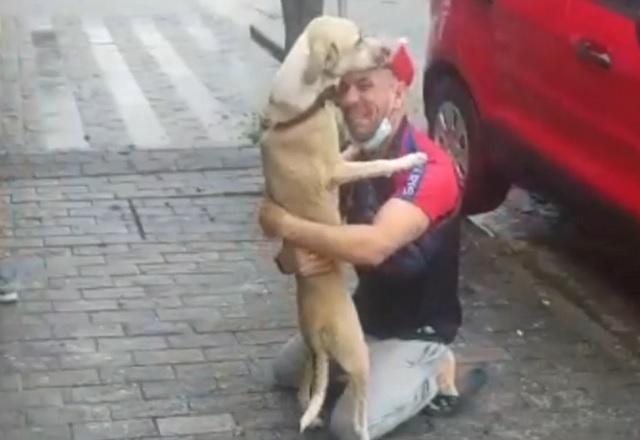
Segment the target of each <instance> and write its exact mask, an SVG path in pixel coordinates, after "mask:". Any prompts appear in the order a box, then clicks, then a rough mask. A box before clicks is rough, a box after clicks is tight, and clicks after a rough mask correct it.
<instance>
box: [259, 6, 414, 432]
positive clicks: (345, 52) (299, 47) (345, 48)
mask: <svg viewBox="0 0 640 440" xmlns="http://www.w3.org/2000/svg"><path fill="white" fill-rule="evenodd" d="M387 56H388V50H387V49H386V48H384V47H383V45H382V44H381V43H380V42H378V41H377V40H375V39H372V38H363V37H362V35H361V33H360V30H359V29H358V27H357V26H356V25H355V24H354V23H353V22H351V21H349V20H347V19H344V18H338V17H328V16H323V17H319V18H316V19H315V20H313V21H312V22H311V23H310V24H309V25H308V26H307V28H306V29H305V32H304V33H303V34H302V35H301V36H300V37H299V39H298V40H297V42H296V44H295V45H294V46H293V48H292V50H291V51H290V53H289V55H288V57H287V58H286V59H285V60H284V63H283V64H282V66H281V68H280V70H279V71H278V72H277V74H276V77H275V83H274V85H273V88H272V91H271V96H270V99H269V105H268V106H267V108H266V109H265V112H264V114H263V116H264V117H265V118H266V120H267V127H265V131H264V133H263V136H262V138H261V141H260V148H261V154H262V164H263V172H264V176H265V183H266V193H267V196H268V197H269V198H271V199H272V200H273V201H275V202H276V203H278V204H280V205H281V206H283V207H284V208H285V209H287V210H288V211H289V212H291V213H293V214H295V215H298V216H300V217H303V218H306V219H309V220H312V221H316V222H322V223H327V224H339V223H340V222H341V218H340V214H339V210H338V188H339V186H340V185H342V184H344V183H347V182H352V181H355V180H358V179H365V178H370V177H378V176H390V175H391V174H393V173H394V172H397V171H400V170H406V169H409V168H412V167H414V166H418V165H421V164H422V163H424V162H425V161H426V156H425V155H424V154H422V153H415V154H410V155H407V156H403V157H401V158H397V159H393V160H373V161H368V162H349V161H347V160H346V159H345V158H346V157H349V156H351V153H353V151H354V147H350V149H349V150H348V152H345V155H344V156H343V155H341V153H340V147H339V126H338V121H339V120H340V119H339V116H340V113H339V109H338V108H337V107H336V106H335V105H334V103H333V102H331V100H330V99H325V98H326V97H327V96H328V94H327V90H331V88H332V87H335V86H336V85H337V83H338V81H339V78H340V76H341V75H344V74H345V73H347V72H349V71H355V70H363V69H369V68H373V67H377V66H380V65H381V64H382V63H383V62H385V61H386V57H387ZM290 250H291V249H290V248H289V247H288V245H287V243H284V247H283V251H282V252H281V255H280V256H281V257H282V258H284V257H286V255H287V254H288V251H290ZM296 281H297V303H298V323H299V326H300V331H301V334H302V336H303V338H304V340H305V342H306V345H307V347H308V356H307V363H306V369H305V375H304V379H303V383H302V385H301V388H300V390H299V393H298V397H299V400H300V403H301V405H302V407H303V409H304V410H305V412H304V415H303V416H302V418H301V421H300V430H301V431H304V430H305V429H306V428H307V427H309V426H310V425H315V424H319V423H320V421H319V419H318V414H319V413H320V410H321V408H322V405H323V403H324V399H325V395H326V388H327V385H328V380H329V379H328V376H329V361H330V358H333V359H335V360H336V361H337V363H338V364H339V365H340V366H341V367H342V369H343V370H344V371H345V373H346V375H347V376H348V386H347V388H346V392H351V393H353V397H354V399H353V401H354V402H355V405H356V407H355V408H353V411H354V412H353V414H354V430H355V432H356V433H357V435H358V436H359V438H360V439H362V440H366V439H368V429H367V412H366V402H367V381H368V376H369V356H368V352H367V346H366V344H365V341H364V335H363V331H362V328H361V326H360V322H359V320H358V316H357V313H356V310H355V306H354V304H353V302H352V300H351V297H350V295H349V294H348V292H347V290H346V279H345V273H344V271H343V268H342V267H341V266H340V264H339V263H338V262H336V264H335V267H334V270H331V271H330V272H327V273H322V274H318V275H314V276H308V277H303V276H299V275H298V276H296Z"/></svg>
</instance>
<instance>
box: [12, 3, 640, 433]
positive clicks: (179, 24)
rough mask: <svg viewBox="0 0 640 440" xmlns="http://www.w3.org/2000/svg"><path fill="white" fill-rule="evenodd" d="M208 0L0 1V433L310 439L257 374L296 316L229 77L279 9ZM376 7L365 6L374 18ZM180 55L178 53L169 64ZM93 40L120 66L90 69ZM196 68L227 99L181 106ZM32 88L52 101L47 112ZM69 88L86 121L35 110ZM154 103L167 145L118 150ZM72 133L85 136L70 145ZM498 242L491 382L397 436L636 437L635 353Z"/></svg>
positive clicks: (491, 272) (488, 280) (486, 259)
mask: <svg viewBox="0 0 640 440" xmlns="http://www.w3.org/2000/svg"><path fill="white" fill-rule="evenodd" d="M368 1H369V0H367V2H368ZM367 2H365V0H360V1H354V2H353V7H352V9H351V10H352V11H353V14H354V15H355V14H363V16H365V15H366V14H364V12H365V11H367V10H369V12H370V11H372V10H374V9H375V8H373V7H372V6H371V5H372V4H374V3H375V5H376V7H377V8H381V9H376V10H377V11H385V10H386V9H382V8H399V9H393V10H394V11H396V12H397V13H400V12H401V11H404V9H403V8H408V6H407V5H409V4H413V5H415V4H416V3H415V2H410V1H408V0H407V2H406V3H405V2H404V0H403V2H402V3H401V4H400V2H392V1H388V2H384V1H379V2H370V3H367ZM52 3H55V5H57V6H56V7H58V8H60V9H59V10H58V9H55V8H54V7H53V6H52ZM219 3H222V2H219ZM211 4H213V3H188V2H182V3H178V2H167V1H158V2H157V3H154V4H153V14H150V13H149V2H142V1H129V2H127V3H126V5H125V3H124V2H122V3H119V2H117V1H113V2H108V4H107V3H105V4H97V5H95V6H94V5H93V4H91V7H90V8H89V7H88V6H87V5H88V3H81V2H72V1H71V0H68V1H66V2H62V1H59V2H58V1H57V2H51V3H49V2H42V3H36V2H32V3H21V4H19V3H17V2H15V3H13V2H11V1H9V2H7V1H5V2H4V3H3V5H2V6H1V8H4V9H2V11H3V12H2V13H3V14H4V15H3V19H2V34H1V35H2V37H1V38H2V44H3V46H2V47H3V48H4V49H3V50H2V51H1V53H2V55H3V57H2V63H3V64H2V67H1V69H0V71H1V72H2V75H3V76H2V80H3V82H2V85H3V90H5V91H8V92H6V93H7V95H6V96H8V99H7V100H3V108H2V111H3V112H2V117H3V119H2V120H3V130H4V131H3V134H2V139H3V140H5V141H6V144H5V147H6V150H7V155H6V156H5V157H3V161H2V164H1V166H0V173H1V174H2V176H3V181H2V184H1V186H0V203H1V206H0V209H2V212H4V213H8V215H7V216H6V218H5V222H4V225H3V228H2V230H1V236H0V249H2V250H3V251H5V252H6V254H7V256H8V257H9V258H8V259H7V260H6V261H7V263H6V264H5V266H7V267H8V266H11V268H12V269H13V272H14V273H13V275H15V276H16V277H17V278H18V279H19V281H20V282H21V283H22V288H21V290H20V295H21V299H20V301H19V302H18V303H17V304H16V305H4V306H2V307H0V438H1V439H2V440H67V439H70V440H71V439H72V440H112V439H113V440H117V439H147V440H150V439H156V440H157V439H164V440H169V439H171V440H177V439H181V440H204V439H207V440H210V439H229V438H232V437H235V438H241V439H247V440H271V439H274V440H275V439H296V438H300V436H299V434H298V433H297V420H298V416H299V410H298V409H297V406H296V403H295V398H294V397H293V396H292V395H291V394H288V393H283V392H281V391H279V390H277V389H275V388H274V387H273V386H272V384H271V382H270V374H269V365H270V360H271V359H272V358H273V356H274V355H275V353H276V351H277V349H278V348H279V347H280V345H281V344H282V343H283V342H284V341H285V340H286V339H287V338H288V337H289V336H291V335H292V334H294V332H295V304H294V299H293V295H292V293H291V289H292V287H293V283H292V280H290V279H288V278H286V277H283V276H282V275H280V274H278V273H277V271H276V270H275V267H274V265H273V264H272V262H271V256H272V254H273V251H274V248H273V243H268V242H265V241H264V240H263V239H262V237H261V235H260V234H259V231H258V230H257V228H256V224H255V217H254V215H255V212H254V211H255V205H256V201H257V200H258V197H259V195H260V192H261V183H262V178H261V174H260V169H259V162H258V157H257V152H256V150H255V148H253V147H252V146H250V145H249V142H250V136H248V135H246V134H244V133H245V132H244V131H243V130H244V129H245V127H246V126H250V125H251V122H247V121H250V114H251V112H253V111H254V110H255V105H256V100H257V99H258V96H257V95H256V93H258V92H254V91H253V89H250V90H244V91H243V89H242V88H241V86H240V85H238V84H239V83H238V82H232V83H228V82H224V81H229V80H228V79H224V78H226V77H227V76H228V75H229V74H230V73H229V72H226V73H225V72H224V70H225V68H227V67H228V66H229V65H231V66H233V65H235V64H234V63H236V62H237V63H238V66H241V65H242V66H245V67H237V68H236V67H234V68H233V69H237V70H233V69H232V74H233V75H238V77H239V75H242V74H244V75H247V74H248V75H249V76H250V77H251V78H256V79H257V81H256V82H255V83H251V82H250V83H249V85H247V84H245V86H247V87H249V86H251V87H254V86H255V87H256V89H260V87H262V86H261V84H264V83H262V82H260V81H261V80H262V79H264V80H265V81H266V80H267V79H268V76H267V75H269V74H270V72H271V71H272V70H273V68H274V67H273V65H272V64H270V63H271V61H270V60H268V59H267V58H266V57H265V56H264V54H261V53H260V52H259V51H256V52H254V50H253V49H252V48H251V47H250V45H249V44H248V43H246V42H245V41H244V40H243V39H242V38H243V37H242V35H245V34H244V33H245V30H246V29H245V28H244V26H245V24H246V23H248V22H250V21H251V22H258V23H259V24H260V25H261V26H262V27H264V28H266V29H267V30H270V31H271V32H273V33H274V34H275V35H277V31H278V17H277V15H273V11H276V10H277V3H275V2H265V5H267V6H265V9H264V10H262V9H260V10H258V9H255V8H254V9H251V8H248V7H247V6H246V5H247V4H249V2H248V1H236V2H235V3H227V4H226V5H227V6H225V7H224V8H223V7H222V6H220V5H216V7H215V8H212V7H211ZM125 6H126V7H125ZM65 8H66V9H65ZM242 8H244V9H242ZM54 9H55V10H54ZM60 10H62V11H63V12H65V11H66V12H65V13H64V14H61V13H58V12H59V11H60ZM238 10H239V11H240V12H247V13H246V14H244V13H242V14H241V13H239V12H238ZM34 11H36V12H38V14H35V13H34ZM123 11H124V12H123ZM194 11H195V13H194ZM405 12H406V11H405ZM37 15H40V18H38V17H37ZM385 15H387V16H388V15H391V14H390V13H387V14H385V13H383V12H377V13H371V14H370V15H366V17H367V19H368V20H369V21H368V23H369V24H370V25H371V26H378V25H379V24H380V23H384V20H383V17H385ZM414 15H415V12H414ZM42 16H44V17H45V19H43V18H42ZM34 17H36V18H34ZM46 17H51V18H50V20H48V19H46ZM184 17H187V18H184ZM189 17H190V18H189ZM194 17H196V18H194ZM376 20H377V21H376ZM27 22H28V23H32V24H33V25H34V26H36V27H27V26H26V25H25V23H27ZM51 23H52V24H53V29H54V31H55V32H53V35H55V38H52V31H51V26H50V24H51ZM100 23H102V24H103V26H102V27H100V26H99V24H100ZM194 23H195V24H194ZM28 26H31V24H29V25H28ZM189 26H192V27H191V28H190V27H189ZM105 28H106V29H108V34H109V36H110V38H111V39H109V38H108V36H107V34H106V33H105V32H104V29H105ZM7 29H9V31H7ZM29 29H40V30H35V31H33V32H35V33H32V31H31V30H29ZM87 29H91V31H90V33H87V31H86V30H87ZM188 29H192V30H193V29H195V30H194V33H191V32H190V31H188ZM203 29H204V30H205V31H204V32H203ZM207 29H208V31H207ZM396 29H397V30H395V31H394V32H397V33H402V32H401V31H402V30H403V29H402V25H396ZM416 29H417V28H416ZM27 30H28V31H27ZM16 31H19V32H18V33H17V35H20V37H19V38H15V35H16ZM408 32H409V33H412V35H413V34H415V35H417V34H419V32H420V31H419V30H415V29H414V30H411V29H409V30H408ZM210 33H214V37H211V38H214V40H213V41H215V42H216V45H217V46H216V47H217V48H218V49H216V51H214V52H212V53H211V54H210V55H206V54H205V53H204V52H203V51H200V49H198V48H197V41H198V39H201V40H203V41H208V40H210V37H207V36H205V35H210ZM89 34H91V35H89ZM159 35H160V37H159ZM194 35H196V37H194ZM92 38H93V40H91V39H92ZM189 38H193V41H192V40H189ZM112 40H113V42H112ZM145 41H146V43H148V46H145V43H144V42H145ZM166 41H170V42H171V43H172V45H173V46H167V44H166ZM194 41H196V43H194ZM16 44H17V45H18V46H20V47H21V48H22V49H20V51H18V52H16V49H15V48H16V47H18V46H16ZM114 46H116V47H117V49H118V50H117V51H115V52H114V50H113V48H114ZM171 47H174V48H178V49H175V50H173V51H172V50H171ZM57 51H60V54H61V57H60V58H57V57H56V56H53V55H54V54H56V53H58V52H57ZM94 51H97V52H98V53H99V54H98V55H95V52H94ZM227 51H228V53H227ZM416 51H419V50H418V49H416ZM218 52H220V53H218ZM114 53H116V54H117V53H120V56H121V57H122V58H123V59H124V60H125V64H126V65H127V66H128V69H129V72H131V75H133V77H134V79H135V81H133V83H135V84H137V87H139V89H138V90H139V92H137V91H136V89H133V90H132V89H126V90H124V91H123V93H124V96H128V97H131V96H132V97H133V98H135V97H136V96H137V97H138V98H139V97H140V96H142V97H143V98H144V99H143V100H141V101H135V100H134V101H123V102H122V103H121V105H120V104H118V103H117V101H116V100H117V99H121V98H122V96H120V98H117V97H116V96H118V95H117V94H114V93H112V92H113V90H111V89H109V86H108V84H109V83H108V79H106V78H108V75H114V78H116V79H118V80H120V79H121V78H123V75H124V78H125V79H126V78H129V76H127V74H126V71H124V72H125V73H123V70H122V69H120V70H118V69H119V67H118V64H117V63H118V61H117V60H119V59H120V58H119V56H118V55H114ZM5 54H9V55H7V56H4V55H5ZM175 54H179V56H180V58H181V59H182V60H183V61H184V63H185V64H184V65H185V66H188V69H186V70H185V69H184V68H182V67H183V66H180V65H176V64H172V63H171V62H170V61H172V60H175ZM224 54H226V55H224ZM100 56H104V57H106V59H107V60H111V61H113V60H116V61H115V62H114V63H115V64H112V65H111V67H109V63H107V69H102V70H100V69H101V68H99V67H98V64H97V61H96V59H97V57H100ZM223 56H226V57H227V58H218V57H223ZM30 57H31V58H30ZM210 57H213V58H210ZM38 60H42V64H41V65H39V64H38ZM154 60H155V61H154ZM158 60H160V61H158ZM185 60H186V61H185ZM215 60H217V62H213V61H215ZM167 62H168V64H167ZM246 64H248V65H250V66H253V67H251V69H249V70H245V69H247V67H246ZM172 65H173V67H174V70H171V68H169V67H167V66H172ZM60 66H66V67H65V68H64V69H63V70H56V69H57V68H58V67H60ZM114 66H115V67H114ZM161 66H164V68H163V67H161ZM110 69H111V70H110ZM163 69H164V70H163ZM104 70H106V71H107V73H105V72H104ZM60 72H62V73H60ZM188 72H191V73H188ZM242 72H244V73H242ZM12 75H13V76H12ZM96 75H97V76H96ZM172 75H175V77H174V78H173V81H175V82H172ZM185 75H186V76H185ZM216 75H217V76H216ZM194 76H195V78H197V79H198V80H199V81H200V82H201V84H202V85H203V87H205V88H207V89H208V90H210V93H211V95H212V96H213V98H215V99H213V98H212V102H219V104H218V105H219V107H218V110H215V107H214V104H201V103H200V104H196V103H195V101H194V100H191V99H192V98H191V97H192V96H193V94H194V93H197V92H199V91H201V89H200V88H199V86H193V85H186V84H188V83H190V81H191V79H193V77H194ZM259 77H260V78H259ZM262 77H264V78H262ZM38 78H40V80H38ZM44 78H48V79H47V80H45V79H44ZM176 78H177V79H176ZM216 78H217V79H216ZM49 80H51V82H49ZM115 83H117V84H120V85H122V84H126V81H125V82H124V83H123V82H120V81H114V84H115ZM61 84H66V86H61ZM226 84H232V85H233V87H232V86H228V87H227V86H226ZM65 87H66V90H65ZM127 87H128V86H127ZM238 87H240V88H238ZM45 90H48V91H45ZM238 90H240V92H238ZM3 93H5V92H3ZM38 93H45V94H46V93H49V95H46V96H48V97H49V98H51V97H53V98H52V99H53V100H54V101H55V100H58V101H57V102H59V103H61V104H60V106H61V107H59V108H60V109H62V110H61V111H60V112H57V113H56V112H54V113H53V114H49V112H48V111H47V109H46V108H45V107H43V105H42V102H40V101H38V99H39V98H38V99H37V98H36V97H37V96H40V95H38ZM70 93H71V94H70ZM82 93H86V95H83V94H82ZM83 97H84V98H83ZM81 98H82V99H81ZM225 99H227V101H225ZM72 101H73V102H76V103H77V105H76V107H75V108H76V111H77V114H78V115H79V118H80V120H81V123H80V124H77V121H76V122H73V121H72V122H69V121H62V122H60V121H58V122H60V124H59V125H46V124H44V123H43V122H42V121H43V120H45V119H46V118H47V117H49V118H50V120H52V121H53V119H52V118H53V115H55V114H66V115H67V116H69V115H72V114H73V113H74V112H73V110H70V109H73V108H74V107H73V106H70V105H69V102H72ZM46 102H47V103H49V101H48V100H46ZM144 102H146V104H144ZM46 105H49V104H45V106H46ZM12 106H13V107H12ZM199 106H202V107H199ZM149 108H151V109H152V110H153V111H151V112H149V111H148V109H149ZM243 109H244V110H243ZM214 110H215V111H222V112H224V111H227V112H228V116H229V118H228V119H225V118H223V117H222V116H220V118H219V119H215V121H216V125H215V127H222V128H220V131H221V132H223V138H220V139H216V138H215V136H214V134H215V133H214V132H212V131H211V130H208V129H207V126H206V125H203V124H201V123H200V122H199V120H198V117H197V115H198V112H199V111H201V112H206V111H212V112H213V111H214ZM243 111H246V115H244V114H243V113H242V112H243ZM65 112H66V113H65ZM43 115H44V116H43ZM123 115H125V116H123ZM126 115H128V116H126ZM150 115H152V116H150ZM221 115H222V113H221ZM67 116H65V117H67ZM69 117H71V116H69ZM140 118H141V119H140ZM154 118H155V119H156V120H157V121H159V124H158V125H157V127H160V129H159V130H157V131H164V135H166V136H167V137H168V139H170V141H171V142H170V143H171V146H172V147H173V148H169V149H167V148H164V147H163V146H162V145H158V144H154V143H149V144H147V145H142V144H140V145H139V144H135V146H136V147H135V148H129V145H130V144H131V143H132V142H133V141H132V139H134V135H133V133H137V135H136V136H139V137H141V138H144V139H149V138H152V137H153V138H155V140H158V139H163V135H162V133H161V134H160V135H158V133H157V132H154V131H153V129H150V132H149V133H145V132H144V131H142V132H141V131H140V130H138V129H136V128H135V126H134V125H131V123H132V121H136V120H141V121H143V122H141V124H142V126H143V127H147V125H144V124H153V122H149V121H150V120H153V119H154ZM127 124H130V125H127ZM148 126H149V127H153V125H148ZM56 127H64V130H62V131H60V130H58V131H56V130H55V128H56ZM74 127H75V128H74ZM78 127H81V130H80V129H78ZM132 127H133V128H132ZM74 130H76V132H75V133H76V135H77V134H78V130H80V131H82V136H80V138H81V140H84V141H85V142H86V143H82V142H79V141H78V143H74V142H75V141H74V142H70V141H69V139H72V140H73V139H76V140H77V139H78V136H76V137H75V138H74V137H73V136H75V135H74ZM70 133H71V135H70ZM85 135H88V138H87V139H85V138H84V136H85ZM145 136H148V137H145ZM198 139H200V140H198ZM245 143H246V144H247V145H246V146H244V147H239V146H237V145H241V144H245ZM194 146H195V147H199V148H191V147H194ZM510 252H511V251H509V250H507V249H505V248H503V247H501V246H500V245H499V244H498V243H496V242H495V241H493V240H492V239H490V238H489V237H486V236H484V235H482V234H480V233H478V231H477V230H476V229H474V228H473V227H468V228H466V230H465V238H464V250H463V268H462V277H461V284H462V289H461V294H462V297H463V300H464V307H465V323H464V327H463V330H462V332H461V335H460V337H459V338H458V340H457V341H456V343H455V350H456V353H458V355H459V358H460V361H461V363H462V368H461V371H460V374H461V375H462V374H463V373H464V371H465V370H466V369H467V368H468V367H470V366H472V365H483V366H485V367H486V368H487V371H488V372H489V376H490V377H489V385H488V386H487V387H486V388H485V389H484V390H483V391H482V392H481V393H480V394H479V395H478V396H477V397H476V399H475V400H474V401H473V402H472V404H471V406H470V407H469V408H468V409H467V410H466V411H465V412H464V413H463V414H461V415H459V416H457V417H455V418H450V419H433V420H431V419H427V418H425V417H423V416H419V417H416V418H415V419H414V420H412V421H410V422H408V423H407V424H405V425H404V426H402V427H401V428H400V429H399V430H398V431H397V432H396V433H394V434H392V435H391V436H389V438H393V439H398V440H409V439H417V438H420V439H429V438H434V439H435V438H457V439H471V438H473V439H477V438H479V437H481V438H490V439H505V440H506V439H534V440H535V439H545V440H547V439H548V440H551V439H559V438H562V439H576V440H578V439H580V440H583V439H585V440H591V439H593V440H600V439H625V440H627V439H635V438H639V437H640V431H639V429H640V423H638V422H639V421H640V420H639V416H638V414H639V413H640V411H639V405H638V402H639V401H640V366H639V365H638V363H637V360H635V359H633V358H632V357H630V356H628V355H627V354H626V353H625V352H624V351H623V350H621V349H619V347H618V346H617V345H616V342H615V340H614V339H612V338H611V337H609V335H608V334H607V333H603V332H601V331H599V329H597V328H586V330H585V327H589V323H590V321H589V320H585V318H584V317H583V316H582V315H581V314H580V312H579V311H577V310H575V309H572V308H571V307H570V306H568V305H567V304H565V303H563V302H562V300H561V296H560V295H558V292H556V291H555V290H554V289H553V287H551V286H549V285H548V284H546V283H545V282H544V280H541V279H538V278H534V277H532V276H531V274H529V273H528V272H527V271H526V270H524V268H523V267H522V266H521V265H520V264H519V263H518V261H517V260H516V259H514V258H513V256H512V255H511V254H510ZM578 323H582V324H583V325H578ZM585 323H586V324H585ZM306 437H307V438H326V437H325V435H324V433H323V432H320V433H310V434H307V435H306Z"/></svg>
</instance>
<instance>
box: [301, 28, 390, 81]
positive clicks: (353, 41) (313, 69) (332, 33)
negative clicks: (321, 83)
mask: <svg viewBox="0 0 640 440" xmlns="http://www.w3.org/2000/svg"><path fill="white" fill-rule="evenodd" d="M305 33H306V36H307V43H308V45H309V57H308V62H307V66H306V68H305V73H304V81H305V83H307V84H313V83H315V82H316V81H318V80H321V79H326V80H330V81H333V80H337V79H338V78H340V77H341V76H342V75H344V74H345V73H347V72H352V71H357V70H367V69H372V68H375V67H378V66H381V65H382V64H383V63H384V62H385V61H386V59H387V57H388V55H389V49H388V48H387V47H386V46H384V45H383V44H382V42H381V41H379V40H377V39H375V38H372V37H364V36H363V35H362V31H361V30H360V28H359V27H358V26H357V25H356V24H355V23H354V22H352V21H351V20H348V19H346V18H341V17H332V16H321V17H317V18H315V19H314V20H312V21H311V22H310V23H309V25H308V26H307V28H306V30H305Z"/></svg>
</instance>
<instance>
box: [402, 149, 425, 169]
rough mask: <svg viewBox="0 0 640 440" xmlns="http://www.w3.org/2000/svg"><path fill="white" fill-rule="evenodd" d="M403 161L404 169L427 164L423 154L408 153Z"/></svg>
mask: <svg viewBox="0 0 640 440" xmlns="http://www.w3.org/2000/svg"><path fill="white" fill-rule="evenodd" d="M403 159H405V163H406V167H407V168H413V167H417V166H420V165H424V164H425V163H426V162H427V155H426V154H425V153H422V152H419V153H410V154H407V155H406V156H404V157H403Z"/></svg>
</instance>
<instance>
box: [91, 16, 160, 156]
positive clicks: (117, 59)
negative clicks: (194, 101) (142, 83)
mask: <svg viewBox="0 0 640 440" xmlns="http://www.w3.org/2000/svg"><path fill="white" fill-rule="evenodd" d="M83 28H84V30H85V32H86V33H87V35H88V36H89V41H90V42H91V49H92V51H93V55H94V57H95V59H96V61H97V63H98V64H99V65H100V68H101V69H102V72H103V74H104V77H105V80H106V81H107V83H108V85H109V88H110V90H111V92H112V95H113V97H114V99H115V101H116V102H117V104H118V110H119V111H120V114H121V116H122V118H123V120H124V122H125V124H126V126H127V130H128V132H129V135H130V136H131V139H132V140H133V143H134V144H135V145H136V146H138V147H140V148H161V147H167V146H169V145H170V140H169V137H168V136H167V134H166V133H165V131H164V129H163V128H162V126H161V125H160V122H159V121H158V119H157V118H156V115H155V114H154V113H153V110H152V109H151V106H150V105H149V102H148V101H147V99H146V98H145V96H144V94H143V93H142V91H141V90H140V87H138V84H137V83H136V80H135V79H134V77H133V75H132V74H131V72H130V71H129V68H128V67H127V64H126V63H125V61H124V59H123V58H122V55H121V54H120V52H119V50H118V48H117V46H116V45H115V44H114V42H113V38H112V37H111V34H110V32H109V30H108V29H107V28H106V27H105V26H104V24H103V23H102V21H101V20H100V19H98V18H85V19H83Z"/></svg>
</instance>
